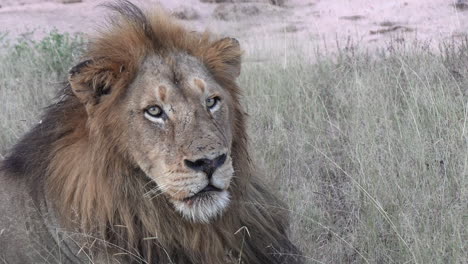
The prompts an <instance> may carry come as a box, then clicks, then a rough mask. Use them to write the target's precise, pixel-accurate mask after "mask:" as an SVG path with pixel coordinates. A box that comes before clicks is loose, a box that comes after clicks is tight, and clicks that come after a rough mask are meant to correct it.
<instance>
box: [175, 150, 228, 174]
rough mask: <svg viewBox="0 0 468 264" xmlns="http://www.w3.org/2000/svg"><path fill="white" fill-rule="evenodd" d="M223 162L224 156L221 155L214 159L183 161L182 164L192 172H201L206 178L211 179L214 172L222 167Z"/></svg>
mask: <svg viewBox="0 0 468 264" xmlns="http://www.w3.org/2000/svg"><path fill="white" fill-rule="evenodd" d="M225 161H226V154H223V155H220V156H218V157H216V158H214V159H197V160H195V161H191V160H187V159H185V160H184V164H185V166H187V167H189V168H190V169H192V170H194V171H203V172H204V173H206V175H207V176H208V178H211V176H212V175H213V173H214V171H215V170H216V169H217V168H219V167H220V166H221V165H223V164H224V162H225Z"/></svg>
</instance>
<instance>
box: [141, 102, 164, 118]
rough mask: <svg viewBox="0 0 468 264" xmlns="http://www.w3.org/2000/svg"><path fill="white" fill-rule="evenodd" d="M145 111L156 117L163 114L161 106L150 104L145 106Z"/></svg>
mask: <svg viewBox="0 0 468 264" xmlns="http://www.w3.org/2000/svg"><path fill="white" fill-rule="evenodd" d="M145 112H146V113H147V114H148V115H150V116H152V117H156V118H160V117H161V116H162V115H163V113H164V112H163V110H162V109H161V107H159V106H157V105H154V106H151V107H149V108H147V109H146V110H145Z"/></svg>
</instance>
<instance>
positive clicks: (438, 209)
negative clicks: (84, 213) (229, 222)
mask: <svg viewBox="0 0 468 264" xmlns="http://www.w3.org/2000/svg"><path fill="white" fill-rule="evenodd" d="M271 43H272V42H269V41H263V42H262V41H258V42H256V43H252V44H250V45H247V46H246V49H247V63H245V65H244V67H243V73H242V75H241V79H240V83H241V85H242V86H243V87H245V99H244V102H245V105H246V108H247V109H248V112H249V114H250V132H251V133H250V134H251V139H252V140H251V141H252V150H253V151H254V152H255V158H256V160H257V161H258V163H259V164H260V165H261V167H262V168H263V169H264V171H265V174H266V176H267V180H268V181H270V182H271V183H272V185H273V186H275V188H276V189H277V190H278V193H280V194H281V195H282V196H283V197H284V199H285V200H286V201H287V202H288V204H289V206H290V209H291V215H292V220H293V225H292V230H291V231H292V233H293V237H294V239H295V240H297V242H298V243H299V244H300V245H301V247H302V248H303V250H304V255H306V256H307V259H308V260H310V263H463V262H464V260H466V259H467V258H468V252H467V250H468V249H467V246H466V244H467V243H466V241H467V240H468V232H467V230H466V226H467V224H468V223H467V219H468V207H467V204H468V193H467V187H468V183H467V178H468V177H467V176H468V125H467V120H468V45H467V43H466V42H464V43H461V44H459V45H445V46H443V47H442V48H441V49H440V51H437V52H434V53H433V52H431V51H429V50H428V49H426V48H424V46H423V45H407V46H405V45H400V44H392V46H391V48H392V49H391V51H386V52H376V53H373V55H372V56H371V55H367V54H366V53H365V52H359V51H357V50H356V49H354V48H351V49H350V48H349V47H348V48H342V49H339V50H340V51H341V52H339V53H338V54H335V55H323V53H320V52H315V51H314V50H315V49H314V48H315V47H307V46H306V45H304V44H301V45H297V44H296V45H293V44H291V43H293V41H291V42H289V43H288V42H287V41H286V42H285V46H280V47H275V46H274V45H272V44H271ZM296 43H297V42H296ZM82 44H83V41H82V40H81V38H80V37H71V36H67V35H61V34H58V33H56V32H55V33H52V34H51V35H50V36H49V37H48V38H47V39H45V40H43V41H41V42H31V41H30V40H28V39H27V38H25V39H22V40H21V41H19V42H18V43H13V44H10V45H3V48H2V49H1V52H0V61H1V62H2V64H1V65H0V98H1V105H0V111H1V115H0V131H2V133H0V154H2V155H4V154H5V153H6V151H7V148H8V147H10V146H11V145H12V144H13V143H14V142H15V141H16V140H17V139H18V138H19V137H20V136H21V135H22V134H23V133H24V132H25V130H26V129H27V128H28V127H30V126H31V124H33V123H34V122H38V121H39V119H38V118H39V115H38V114H39V113H40V111H41V109H42V108H43V107H44V106H46V105H47V104H49V103H50V102H51V100H52V96H53V94H54V91H55V89H57V88H58V87H60V85H59V84H58V83H59V82H60V81H63V80H64V78H65V72H66V71H67V69H68V68H69V67H70V66H71V65H72V62H73V61H74V60H75V58H76V54H79V53H80V47H82ZM320 54H322V55H320ZM264 58H277V59H275V60H267V61H262V60H263V59H264ZM255 61H257V62H255ZM258 61H262V62H261V63H258Z"/></svg>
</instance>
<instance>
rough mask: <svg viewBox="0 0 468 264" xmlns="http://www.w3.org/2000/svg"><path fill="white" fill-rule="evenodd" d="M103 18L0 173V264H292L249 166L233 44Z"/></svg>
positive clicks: (146, 20) (169, 26) (154, 22)
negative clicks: (52, 100) (55, 97)
mask: <svg viewBox="0 0 468 264" xmlns="http://www.w3.org/2000/svg"><path fill="white" fill-rule="evenodd" d="M108 7H109V8H111V9H112V10H113V11H115V12H116V14H117V15H116V16H115V17H114V18H113V19H112V20H110V21H111V23H110V25H109V27H108V28H107V30H104V31H102V32H101V33H100V35H99V36H98V37H96V38H95V39H93V40H92V41H91V43H90V44H89V47H88V49H87V52H86V53H85V55H84V62H82V63H80V64H78V65H77V66H75V67H73V68H72V69H71V71H70V75H69V80H68V85H67V86H66V87H65V88H64V90H63V91H62V92H61V93H60V97H59V98H60V100H59V102H58V103H56V104H53V105H51V106H50V107H49V108H48V110H47V112H46V113H45V115H44V117H43V119H42V122H41V123H40V124H38V125H37V126H36V127H34V128H33V129H32V130H31V131H30V132H29V133H28V134H26V135H25V136H24V137H23V139H22V140H21V141H20V142H19V143H18V144H16V146H15V147H14V148H13V149H12V151H11V152H10V154H9V155H8V157H7V158H6V159H5V161H4V162H3V164H2V168H1V174H0V212H1V213H0V263H3V262H6V263H164V264H165V263H184V264H186V263H200V264H201V263H203V264H218V263H249V264H250V263H265V264H272V263H288V264H291V263H302V261H301V260H300V259H299V258H298V257H297V256H298V255H299V253H300V252H299V251H298V250H297V248H296V247H295V246H294V245H293V244H292V243H291V241H290V240H289V239H288V237H287V227H288V223H287V214H286V213H285V211H286V210H285V206H284V205H283V204H282V203H281V202H279V201H278V199H277V198H276V197H275V196H274V195H273V194H272V193H271V192H270V191H268V190H267V188H266V187H265V186H264V184H263V183H262V182H261V180H260V179H259V178H258V175H257V173H256V172H255V169H254V166H253V165H252V164H251V160H250V158H249V154H248V150H247V135H246V129H245V113H244V111H243V110H242V108H241V105H240V103H239V94H240V89H239V87H238V86H237V84H236V82H235V80H236V78H237V77H238V75H239V74H240V68H241V65H240V64H241V50H240V47H239V43H238V42H237V41H236V40H235V39H232V38H222V39H216V38H214V37H213V36H211V35H210V34H208V33H204V34H199V33H195V32H191V31H187V30H185V29H184V28H183V27H181V26H180V25H178V24H177V23H176V22H175V21H174V20H173V19H172V18H171V17H169V16H168V15H166V14H164V13H163V12H161V11H153V12H151V13H144V12H142V11H141V10H140V9H139V8H138V7H136V6H135V5H133V4H131V3H129V2H127V1H121V2H119V3H116V4H110V5H108ZM2 261H3V262H2Z"/></svg>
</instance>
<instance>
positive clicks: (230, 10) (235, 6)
mask: <svg viewBox="0 0 468 264" xmlns="http://www.w3.org/2000/svg"><path fill="white" fill-rule="evenodd" d="M279 12H280V10H279V8H278V7H276V6H273V5H270V4H263V3H240V4H239V3H231V4H219V5H218V6H217V7H216V8H215V10H214V11H213V17H214V18H216V19H220V20H225V21H236V20H240V19H245V18H252V17H256V16H260V15H275V13H279Z"/></svg>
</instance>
